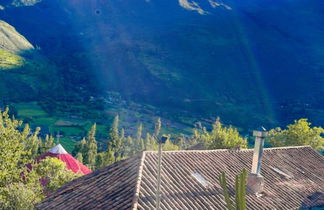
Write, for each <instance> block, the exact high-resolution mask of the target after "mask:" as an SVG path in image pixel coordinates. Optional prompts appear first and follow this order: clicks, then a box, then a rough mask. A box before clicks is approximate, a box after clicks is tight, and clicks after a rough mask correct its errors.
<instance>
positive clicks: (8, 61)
mask: <svg viewBox="0 0 324 210" xmlns="http://www.w3.org/2000/svg"><path fill="white" fill-rule="evenodd" d="M24 62H25V61H24V59H23V58H22V57H20V56H19V55H15V54H13V53H10V52H8V51H6V50H3V49H0V71H1V70H6V69H13V68H18V67H21V66H22V65H24Z"/></svg>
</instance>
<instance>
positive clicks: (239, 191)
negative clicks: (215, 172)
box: [219, 169, 247, 210]
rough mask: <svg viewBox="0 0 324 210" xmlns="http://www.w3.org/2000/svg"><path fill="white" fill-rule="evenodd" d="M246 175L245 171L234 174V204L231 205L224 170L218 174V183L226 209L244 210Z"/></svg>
mask: <svg viewBox="0 0 324 210" xmlns="http://www.w3.org/2000/svg"><path fill="white" fill-rule="evenodd" d="M246 177H247V171H246V169H243V171H242V172H241V173H240V174H239V175H236V176H235V205H233V203H232V201H231V198H230V194H229V191H228V187H227V181H226V176H225V172H223V173H222V174H221V175H219V183H220V185H221V187H222V188H223V193H224V199H225V202H226V205H227V209H228V210H234V209H236V210H245V209H246Z"/></svg>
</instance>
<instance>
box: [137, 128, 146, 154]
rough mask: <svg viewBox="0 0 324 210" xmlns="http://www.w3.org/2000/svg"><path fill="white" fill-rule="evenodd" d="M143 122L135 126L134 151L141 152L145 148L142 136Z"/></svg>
mask: <svg viewBox="0 0 324 210" xmlns="http://www.w3.org/2000/svg"><path fill="white" fill-rule="evenodd" d="M142 132H143V124H142V123H140V124H139V126H138V127H137V132H136V139H135V148H136V153H138V152H141V151H143V150H144V149H145V145H144V140H143V138H142Z"/></svg>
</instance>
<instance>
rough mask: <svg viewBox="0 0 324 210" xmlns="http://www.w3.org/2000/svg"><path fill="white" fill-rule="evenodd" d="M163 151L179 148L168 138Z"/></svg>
mask: <svg viewBox="0 0 324 210" xmlns="http://www.w3.org/2000/svg"><path fill="white" fill-rule="evenodd" d="M163 150H164V151H171V150H179V146H178V145H175V144H173V143H172V142H171V140H170V138H169V139H168V140H167V141H166V142H165V143H164V145H163Z"/></svg>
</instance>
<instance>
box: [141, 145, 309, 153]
mask: <svg viewBox="0 0 324 210" xmlns="http://www.w3.org/2000/svg"><path fill="white" fill-rule="evenodd" d="M299 148H311V146H309V145H303V146H286V147H270V148H264V150H284V149H299ZM252 150H254V148H250V149H240V150H238V151H240V152H247V151H252ZM225 151H233V150H232V149H212V150H172V151H163V153H181V152H183V153H187V152H201V153H204V152H225ZM144 153H157V151H153V150H150V151H144Z"/></svg>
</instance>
